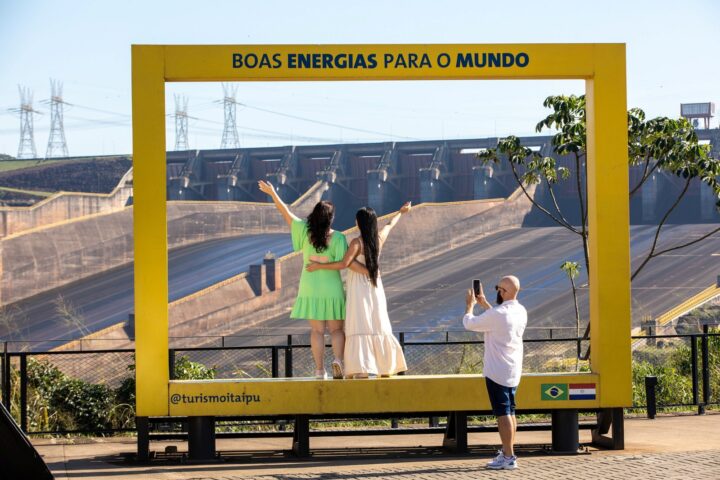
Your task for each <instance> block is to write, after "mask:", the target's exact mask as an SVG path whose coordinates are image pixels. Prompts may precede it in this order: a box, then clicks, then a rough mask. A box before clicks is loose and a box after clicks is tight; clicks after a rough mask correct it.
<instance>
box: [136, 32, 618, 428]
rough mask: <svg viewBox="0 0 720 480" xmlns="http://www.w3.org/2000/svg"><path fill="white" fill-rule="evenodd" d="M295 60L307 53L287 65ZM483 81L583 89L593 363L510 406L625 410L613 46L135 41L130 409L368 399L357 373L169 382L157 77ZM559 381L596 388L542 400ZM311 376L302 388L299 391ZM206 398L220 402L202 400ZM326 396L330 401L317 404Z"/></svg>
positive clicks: (356, 404)
mask: <svg viewBox="0 0 720 480" xmlns="http://www.w3.org/2000/svg"><path fill="white" fill-rule="evenodd" d="M263 55H265V57H263ZM412 55H414V58H415V62H414V63H413V62H412V61H411V59H412ZM468 55H470V56H468ZM483 55H484V56H483ZM299 56H303V58H304V59H305V63H299V62H298V58H299ZM476 56H477V59H478V60H477V61H475V58H476ZM358 57H363V60H362V61H359V60H358ZM371 58H372V59H374V65H372V64H373V61H371V60H370V59H371ZM388 59H390V61H389V62H388ZM247 60H249V62H247ZM483 60H484V61H483ZM343 65H344V66H345V67H344V68H343V67H342V66H343ZM491 79H508V80H527V79H540V80H542V79H582V80H585V88H586V96H587V143H588V151H587V197H588V225H589V231H590V237H589V243H590V265H591V268H590V324H591V332H592V335H591V340H590V344H591V366H592V372H590V373H587V374H574V375H562V374H547V375H527V376H525V377H524V378H523V381H522V382H521V386H520V389H519V390H518V404H519V406H521V407H522V408H532V409H538V408H547V409H556V408H611V407H625V406H629V405H630V404H631V399H632V390H631V369H630V360H631V358H630V355H631V352H630V327H631V322H630V244H629V206H628V195H627V188H628V164H627V117H626V115H627V106H626V85H625V81H626V80H625V45H624V44H484V45H133V46H132V109H133V122H132V125H133V169H134V171H133V177H134V179H133V181H134V202H133V203H134V235H135V335H136V340H135V343H136V365H137V371H136V379H137V387H136V388H137V415H138V416H141V417H145V416H167V415H173V416H184V415H208V416H214V415H228V414H241V413H242V414H270V413H287V414H291V413H333V411H338V412H342V411H348V409H350V410H352V411H353V412H355V413H361V412H366V411H367V412H374V411H377V409H378V408H379V407H378V406H377V405H372V402H366V401H365V402H362V401H358V400H357V399H358V398H362V395H366V394H367V393H370V392H368V391H364V392H361V391H357V389H359V388H360V389H365V390H368V388H370V387H368V386H367V385H368V384H367V383H365V382H360V383H357V382H356V383H353V382H351V381H347V382H345V381H336V382H322V381H312V380H305V381H303V380H298V379H293V380H287V381H277V380H274V381H262V380H258V381H252V383H243V382H244V381H235V380H232V381H230V380H218V381H212V382H207V381H205V382H174V381H173V382H171V381H170V379H169V370H168V361H169V358H168V261H167V258H168V256H167V253H168V251H167V222H166V191H165V184H166V170H165V169H166V167H165V165H166V160H165V82H216V81H366V80H491ZM427 381H432V382H436V381H437V382H440V383H433V386H434V387H435V386H437V385H440V388H433V389H432V392H428V391H427V390H426V389H424V388H423V384H424V382H427ZM388 382H389V383H388ZM569 382H576V383H588V382H591V383H593V384H595V385H596V391H597V395H596V398H595V399H592V400H580V401H571V400H559V401H552V402H548V401H547V399H545V400H543V399H542V398H541V388H543V387H542V385H546V384H551V383H562V384H567V383H569ZM371 383H372V384H374V385H373V386H372V387H371V389H372V390H373V392H374V394H373V395H374V396H378V398H383V407H382V408H384V409H386V411H392V410H394V409H399V410H400V411H413V410H415V409H416V410H417V411H420V410H423V409H427V408H428V402H427V401H426V402H423V401H420V400H417V401H415V402H414V403H413V402H409V401H408V399H420V398H427V397H428V395H432V396H433V397H436V398H435V399H434V400H436V401H437V402H438V405H442V402H447V403H448V405H447V408H446V411H452V410H480V409H483V406H484V404H486V403H487V401H486V400H482V401H481V402H480V404H478V403H475V402H477V400H473V397H475V399H477V398H480V397H484V392H483V391H482V389H480V388H478V384H479V383H478V382H477V377H474V378H473V377H467V376H457V377H455V378H453V377H450V376H446V377H441V378H437V379H436V380H435V379H429V378H427V377H412V376H408V377H405V378H402V377H399V378H394V379H389V380H378V381H377V382H371ZM309 384H312V385H310V386H311V387H312V388H308V386H309ZM390 385H392V387H391V388H386V387H389V386H390ZM248 389H254V391H255V390H257V391H258V392H259V391H262V394H263V401H262V402H254V401H253V400H248V401H247V402H246V401H245V399H246V398H247V397H248V395H252V394H253V393H252V392H250V391H249V390H248ZM468 394H469V395H468ZM182 395H185V396H186V397H187V398H191V397H194V398H197V399H199V400H198V402H199V403H198V402H196V403H194V404H193V405H191V406H190V405H185V404H182V403H183V402H177V400H179V399H180V398H181V397H182ZM208 395H209V397H207V396H208ZM230 395H234V396H235V397H236V400H237V399H239V400H238V402H235V403H236V404H235V405H234V406H230V405H229V404H220V403H219V399H220V397H221V396H223V398H225V397H224V396H230ZM203 396H206V397H207V398H210V400H213V401H214V400H218V402H214V403H213V402H210V403H207V402H204V401H203V400H202V399H201V397H203ZM228 398H229V397H228ZM253 398H254V397H253ZM288 398H290V399H292V401H288V400H287V399H288ZM328 398H335V399H336V401H333V402H328ZM364 398H366V399H367V398H368V397H367V396H365V397H364ZM462 398H465V400H462ZM171 400H172V401H171ZM290 404H292V408H291V407H290ZM455 404H457V405H455ZM466 404H467V405H466ZM473 407H477V408H473ZM403 409H404V410H403Z"/></svg>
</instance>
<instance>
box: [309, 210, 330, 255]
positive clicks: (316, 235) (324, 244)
mask: <svg viewBox="0 0 720 480" xmlns="http://www.w3.org/2000/svg"><path fill="white" fill-rule="evenodd" d="M334 219H335V207H334V206H333V204H332V203H331V202H326V201H324V200H323V201H322V202H318V203H317V204H316V205H315V208H313V211H312V212H310V215H308V216H307V229H308V235H309V236H310V243H312V246H313V247H315V250H317V251H318V252H323V251H325V250H327V248H328V245H329V244H330V235H328V233H330V225H332V222H333V220H334Z"/></svg>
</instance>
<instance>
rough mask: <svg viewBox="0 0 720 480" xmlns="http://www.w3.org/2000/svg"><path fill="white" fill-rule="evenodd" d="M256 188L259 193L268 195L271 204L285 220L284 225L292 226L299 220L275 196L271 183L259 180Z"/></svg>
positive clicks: (276, 195) (278, 196) (280, 199)
mask: <svg viewBox="0 0 720 480" xmlns="http://www.w3.org/2000/svg"><path fill="white" fill-rule="evenodd" d="M258 188H259V189H260V191H261V192H263V193H267V194H268V195H270V198H272V200H273V203H274V204H275V206H276V207H277V209H278V210H279V211H280V213H281V214H282V216H283V218H284V219H285V223H287V224H288V225H292V222H293V221H294V220H300V219H299V218H298V217H297V216H296V215H295V214H294V213H292V212H291V211H290V209H289V208H288V206H287V205H285V202H283V201H282V198H280V195H278V194H277V192H276V191H275V187H273V185H272V183H270V182H266V181H264V180H260V181H259V182H258Z"/></svg>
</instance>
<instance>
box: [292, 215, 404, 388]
mask: <svg viewBox="0 0 720 480" xmlns="http://www.w3.org/2000/svg"><path fill="white" fill-rule="evenodd" d="M409 211H410V203H409V202H408V203H406V204H405V205H403V206H402V208H401V209H400V211H398V212H397V213H396V214H395V216H394V217H393V218H392V220H390V222H389V223H388V224H387V225H386V226H385V227H383V229H382V230H380V232H378V225H377V215H376V214H375V211H374V210H373V209H372V208H368V207H363V208H361V209H360V210H358V212H357V214H356V215H355V220H356V223H357V226H358V229H359V230H360V238H355V239H354V240H353V241H352V242H350V245H349V247H348V250H347V252H346V254H345V257H344V258H343V259H342V260H341V261H339V262H333V263H311V264H309V265H308V266H307V267H306V268H307V270H308V271H311V272H313V271H315V270H319V269H329V270H342V269H344V268H348V266H349V265H351V264H352V262H353V261H355V260H356V261H358V262H359V263H361V264H364V265H365V268H366V269H367V271H368V274H367V275H363V274H361V273H357V272H354V271H352V270H350V271H348V274H347V286H346V290H347V291H346V297H347V300H346V304H345V308H346V312H345V365H344V370H345V376H346V378H367V377H368V376H369V375H377V376H381V377H389V376H390V375H394V374H396V373H400V372H404V371H405V370H407V365H406V363H405V356H404V355H403V351H402V348H401V347H400V343H398V341H397V339H396V338H395V336H394V335H393V332H392V325H391V324H390V318H389V317H388V312H387V300H386V299H385V290H384V289H383V284H382V279H381V278H380V265H379V262H378V260H379V257H380V251H381V250H382V246H383V244H384V243H385V240H387V237H388V235H389V234H390V231H391V230H392V229H393V227H394V226H395V225H396V224H397V222H398V221H399V220H400V217H401V216H402V214H403V213H407V212H409Z"/></svg>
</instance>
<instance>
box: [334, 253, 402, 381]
mask: <svg viewBox="0 0 720 480" xmlns="http://www.w3.org/2000/svg"><path fill="white" fill-rule="evenodd" d="M357 261H358V262H360V263H363V264H364V263H365V257H364V255H358V256H357ZM345 308H346V313H345V374H346V375H348V376H350V375H358V374H375V375H394V374H396V373H399V372H404V371H405V370H407V365H406V364H405V355H403V351H402V348H401V347H400V343H399V342H398V341H397V339H396V338H395V336H394V335H393V332H392V325H391V324H390V318H389V317H388V312H387V300H386V299H385V290H384V289H383V285H382V279H381V278H380V277H378V279H377V287H375V286H373V284H372V282H370V278H369V277H367V276H365V275H363V274H360V273H356V272H353V271H352V270H348V276H347V292H346V303H345Z"/></svg>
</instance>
